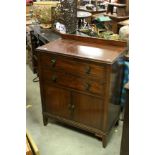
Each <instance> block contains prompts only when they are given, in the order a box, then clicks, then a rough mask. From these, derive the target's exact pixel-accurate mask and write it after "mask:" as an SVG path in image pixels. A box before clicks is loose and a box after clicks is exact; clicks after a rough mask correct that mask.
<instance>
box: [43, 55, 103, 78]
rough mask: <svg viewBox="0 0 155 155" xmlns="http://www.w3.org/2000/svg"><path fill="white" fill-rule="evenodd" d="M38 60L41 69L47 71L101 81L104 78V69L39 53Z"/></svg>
mask: <svg viewBox="0 0 155 155" xmlns="http://www.w3.org/2000/svg"><path fill="white" fill-rule="evenodd" d="M40 60H41V64H42V65H41V67H43V68H44V69H47V70H55V69H59V70H63V71H65V72H69V73H71V74H74V75H83V76H87V77H90V78H95V79H99V78H102V79H103V78H104V76H105V67H102V66H98V65H95V64H91V63H87V62H80V61H77V60H75V59H69V58H66V57H61V56H55V55H51V54H45V53H40Z"/></svg>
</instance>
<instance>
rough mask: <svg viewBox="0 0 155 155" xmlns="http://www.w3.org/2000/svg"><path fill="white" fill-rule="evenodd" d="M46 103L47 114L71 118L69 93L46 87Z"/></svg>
mask: <svg viewBox="0 0 155 155" xmlns="http://www.w3.org/2000/svg"><path fill="white" fill-rule="evenodd" d="M44 102H45V109H46V112H48V113H51V114H53V115H57V116H62V117H65V118H69V109H68V105H69V104H70V92H69V91H66V90H64V89H61V88H56V87H51V86H47V85H46V86H45V89H44Z"/></svg>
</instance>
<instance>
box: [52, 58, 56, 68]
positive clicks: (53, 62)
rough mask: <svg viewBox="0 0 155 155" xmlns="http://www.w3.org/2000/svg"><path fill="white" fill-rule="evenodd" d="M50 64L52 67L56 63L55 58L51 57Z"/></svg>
mask: <svg viewBox="0 0 155 155" xmlns="http://www.w3.org/2000/svg"><path fill="white" fill-rule="evenodd" d="M51 64H52V67H54V66H55V64H56V59H52V60H51Z"/></svg>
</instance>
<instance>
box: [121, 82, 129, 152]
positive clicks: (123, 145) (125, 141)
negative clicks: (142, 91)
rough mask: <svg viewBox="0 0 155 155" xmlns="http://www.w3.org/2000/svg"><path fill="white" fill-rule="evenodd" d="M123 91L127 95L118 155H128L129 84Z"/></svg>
mask: <svg viewBox="0 0 155 155" xmlns="http://www.w3.org/2000/svg"><path fill="white" fill-rule="evenodd" d="M125 89H126V91H127V95H126V105H125V114H124V123H123V134H122V142H121V151H120V155H129V83H127V84H126V85H125Z"/></svg>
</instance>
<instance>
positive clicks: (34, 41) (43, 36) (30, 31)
mask: <svg viewBox="0 0 155 155" xmlns="http://www.w3.org/2000/svg"><path fill="white" fill-rule="evenodd" d="M59 37H60V35H58V34H56V33H54V32H52V31H51V30H49V29H40V32H39V31H37V30H36V29H35V27H33V26H29V27H27V39H26V40H27V49H28V64H29V66H30V68H31V69H32V71H33V73H37V72H38V71H37V70H38V58H37V52H36V48H37V47H39V46H42V45H45V44H46V43H48V42H50V41H52V40H55V39H58V38H59Z"/></svg>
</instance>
